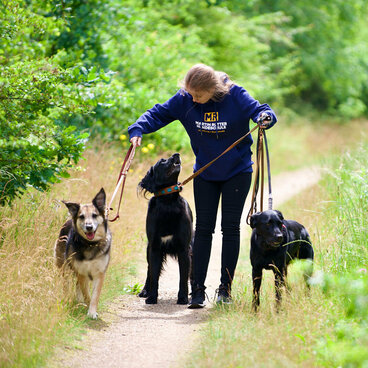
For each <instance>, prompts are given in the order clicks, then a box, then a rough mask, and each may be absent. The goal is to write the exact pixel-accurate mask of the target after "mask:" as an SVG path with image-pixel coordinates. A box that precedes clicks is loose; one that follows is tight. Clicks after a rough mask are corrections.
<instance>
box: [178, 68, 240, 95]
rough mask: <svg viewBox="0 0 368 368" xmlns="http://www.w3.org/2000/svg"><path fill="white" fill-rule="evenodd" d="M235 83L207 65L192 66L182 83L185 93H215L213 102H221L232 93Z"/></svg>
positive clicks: (224, 74)
mask: <svg viewBox="0 0 368 368" xmlns="http://www.w3.org/2000/svg"><path fill="white" fill-rule="evenodd" d="M233 85H234V82H233V81H232V80H231V79H230V78H229V77H228V75H227V74H226V73H224V72H219V71H216V70H214V69H213V68H211V67H210V66H208V65H205V64H196V65H194V66H192V67H191V68H190V69H189V71H188V73H187V74H186V76H185V78H184V81H183V83H182V88H183V89H184V90H185V91H188V89H190V90H192V91H193V90H194V91H213V95H212V97H211V100H214V101H220V100H222V99H223V98H224V97H225V95H227V94H228V93H229V91H230V88H231V87H232V86H233Z"/></svg>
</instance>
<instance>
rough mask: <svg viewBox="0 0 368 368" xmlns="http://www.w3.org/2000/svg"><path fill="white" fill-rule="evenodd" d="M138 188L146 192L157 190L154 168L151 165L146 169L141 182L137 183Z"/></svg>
mask: <svg viewBox="0 0 368 368" xmlns="http://www.w3.org/2000/svg"><path fill="white" fill-rule="evenodd" d="M138 189H140V190H141V191H142V190H143V189H144V190H146V191H147V192H150V193H155V192H156V191H157V188H156V183H155V180H154V170H153V167H151V168H150V169H149V170H148V171H147V174H146V176H145V177H144V178H143V179H142V180H141V182H140V183H139V184H138Z"/></svg>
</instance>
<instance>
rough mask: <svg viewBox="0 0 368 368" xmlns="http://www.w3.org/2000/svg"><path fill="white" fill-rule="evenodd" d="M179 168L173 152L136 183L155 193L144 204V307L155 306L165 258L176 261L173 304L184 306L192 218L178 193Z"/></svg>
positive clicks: (186, 204)
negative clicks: (145, 252) (146, 241)
mask: <svg viewBox="0 0 368 368" xmlns="http://www.w3.org/2000/svg"><path fill="white" fill-rule="evenodd" d="M180 169H181V161H180V155H179V153H175V154H174V155H172V156H171V157H170V158H168V159H167V160H165V159H161V160H159V161H158V162H157V163H156V164H155V165H154V166H152V167H151V168H150V169H149V170H148V172H147V174H146V176H145V177H144V178H143V179H142V181H141V182H140V183H139V184H138V189H139V190H140V191H143V192H150V193H153V194H155V196H154V197H152V198H151V199H150V201H149V203H148V212H147V218H146V233H147V238H148V245H147V263H148V270H147V279H146V283H145V285H144V288H143V290H142V291H141V293H140V294H139V296H140V297H145V298H146V304H156V303H157V297H158V280H159V277H160V274H161V271H162V270H163V264H164V262H165V261H166V256H167V255H170V256H173V257H175V258H177V260H178V262H179V271H180V282H179V293H178V300H177V304H187V303H188V278H189V273H190V266H191V264H190V263H191V262H190V244H191V240H192V234H193V215H192V211H191V209H190V207H189V204H188V202H187V201H186V200H185V199H184V198H183V197H182V196H181V195H180V194H179V192H180V188H179V187H178V186H177V184H178V176H179V173H180Z"/></svg>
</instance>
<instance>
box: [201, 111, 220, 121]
mask: <svg viewBox="0 0 368 368" xmlns="http://www.w3.org/2000/svg"><path fill="white" fill-rule="evenodd" d="M204 121H206V122H212V121H218V112H217V111H216V112H205V113H204Z"/></svg>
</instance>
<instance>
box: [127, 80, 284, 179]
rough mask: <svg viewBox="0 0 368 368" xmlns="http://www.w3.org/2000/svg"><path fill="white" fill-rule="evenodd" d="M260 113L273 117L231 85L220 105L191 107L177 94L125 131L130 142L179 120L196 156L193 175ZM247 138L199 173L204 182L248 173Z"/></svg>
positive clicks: (188, 100) (188, 97) (266, 108)
mask: <svg viewBox="0 0 368 368" xmlns="http://www.w3.org/2000/svg"><path fill="white" fill-rule="evenodd" d="M262 112H265V113H267V114H268V115H270V116H271V123H270V125H271V126H272V125H273V124H275V123H276V121H277V119H276V115H275V113H274V112H273V111H272V109H271V108H270V107H269V106H268V105H267V104H260V103H259V102H258V101H257V100H255V99H254V98H252V97H251V96H250V95H249V93H248V92H247V91H246V90H245V89H244V88H243V87H240V86H237V85H233V86H232V87H231V89H230V93H229V94H227V95H226V96H225V97H224V98H223V99H222V100H221V101H220V102H215V101H212V100H210V101H208V102H206V103H205V104H199V103H194V102H193V99H192V96H191V95H190V94H189V93H187V92H186V91H183V90H180V91H178V92H177V93H176V94H175V95H174V96H173V97H171V98H170V99H169V100H168V101H166V102H165V103H163V104H156V105H155V106H154V107H153V108H152V109H149V110H147V111H146V112H145V113H144V114H143V115H142V116H141V117H140V118H139V119H138V120H137V121H136V122H135V123H134V124H132V125H131V126H130V127H129V128H128V132H129V135H130V138H132V137H136V136H139V137H140V136H142V134H147V133H152V132H155V131H156V130H158V129H160V128H162V127H164V126H166V125H167V124H169V123H171V122H172V121H174V120H179V121H180V122H181V123H182V124H183V126H184V128H185V130H186V131H187V133H188V135H189V137H190V143H191V145H192V149H193V152H194V154H195V156H196V162H195V164H194V172H195V171H197V170H199V169H200V168H201V167H202V166H204V165H206V164H207V163H208V162H210V161H212V160H213V159H214V158H215V157H217V156H218V155H220V154H221V153H222V152H223V151H225V149H226V148H228V147H229V146H230V145H231V144H232V143H234V142H235V141H236V140H237V139H239V138H240V137H242V136H243V135H245V134H246V133H247V132H249V119H252V120H253V121H254V122H257V120H258V118H259V116H260V115H261V113H262ZM252 143H253V139H252V137H251V135H249V136H248V137H246V138H245V139H244V140H243V141H242V142H241V143H239V144H238V145H237V146H235V147H234V148H233V149H231V150H230V151H229V152H227V153H226V154H225V155H223V156H222V157H220V158H219V159H218V160H217V161H216V162H215V163H213V164H212V165H211V166H210V167H208V168H207V169H206V170H204V171H203V173H201V174H200V176H201V177H202V178H203V179H205V180H213V181H223V180H227V179H230V178H231V177H233V176H234V175H236V174H239V173H240V172H252V164H253V162H252V159H251V155H252V152H251V145H252Z"/></svg>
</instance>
